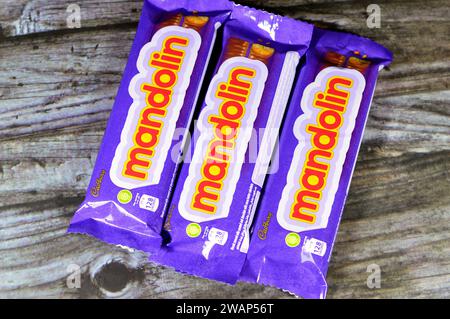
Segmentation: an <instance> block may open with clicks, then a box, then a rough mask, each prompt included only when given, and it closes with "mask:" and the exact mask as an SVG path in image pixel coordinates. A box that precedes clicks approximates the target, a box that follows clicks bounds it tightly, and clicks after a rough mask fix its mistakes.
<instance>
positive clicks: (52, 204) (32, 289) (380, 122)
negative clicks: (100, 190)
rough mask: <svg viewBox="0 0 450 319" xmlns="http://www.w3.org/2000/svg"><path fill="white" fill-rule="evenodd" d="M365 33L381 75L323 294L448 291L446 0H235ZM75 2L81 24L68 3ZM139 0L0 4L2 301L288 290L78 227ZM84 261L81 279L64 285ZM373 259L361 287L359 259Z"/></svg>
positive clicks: (272, 294) (4, 0)
mask: <svg viewBox="0 0 450 319" xmlns="http://www.w3.org/2000/svg"><path fill="white" fill-rule="evenodd" d="M239 2H240V3H245V4H249V5H256V6H258V7H262V8H266V9H268V10H270V11H275V12H277V13H282V14H287V15H290V16H293V17H296V18H300V19H306V20H308V21H312V22H316V23H318V24H320V25H323V26H327V27H331V28H334V29H339V30H346V31H351V32H355V33H359V34H361V35H364V36H369V37H371V38H372V39H374V40H376V41H378V42H380V43H381V44H383V45H385V46H386V47H388V48H389V49H391V50H392V51H393V53H394V56H395V62H394V63H393V64H392V66H391V67H390V68H389V69H387V70H384V71H383V72H382V73H381V76H380V80H379V84H378V87H377V90H376V94H375V99H374V101H373V106H372V110H371V113H370V117H369V121H368V124H367V129H366V132H365V135H364V141H363V145H362V148H361V152H360V156H359V160H358V163H357V167H356V171H355V174H354V177H353V182H352V186H351V190H350V195H349V198H348V201H347V204H346V208H345V213H344V217H343V220H342V224H341V227H340V231H339V235H338V238H337V244H336V246H335V249H334V253H333V257H332V260H331V265H330V270H329V275H328V281H329V284H330V289H329V295H328V297H329V298H347V297H367V298H392V297H395V298H404V297H414V298H416V297H417V298H419V297H420V298H421V297H434V298H449V297H450V246H449V243H450V232H449V230H450V227H449V222H450V103H449V102H450V90H449V79H450V41H449V40H450V12H449V3H448V1H447V0H428V1H419V0H414V1H400V0H383V1H376V3H377V4H379V5H380V7H381V28H379V29H369V28H368V27H367V25H366V18H367V13H366V8H367V5H368V4H369V3H371V2H374V1H372V0H371V1H370V2H369V1H351V0H342V1H339V2H336V3H334V2H333V1H330V0H314V1H311V0H267V1H264V0H259V1H250V0H246V1H239ZM70 3H77V4H78V5H79V6H80V7H81V16H82V20H81V28H80V29H68V27H67V24H66V19H67V17H68V15H69V14H68V13H67V12H66V9H67V7H68V5H69V4H70ZM140 10H141V1H140V0H109V1H108V0H46V1H44V0H0V27H1V29H0V297H3V298H22V297H33V298H36V297H50V298H79V297H86V298H96V297H137V298H197V297H205V298H215V297H222V298H230V297H235V298H260V297H266V298H283V297H289V295H288V294H285V293H283V292H281V291H278V290H277V289H274V288H267V287H260V286H257V285H251V284H238V285H237V286H236V287H230V286H227V285H224V284H220V283H215V282H210V281H207V280H203V279H198V278H193V277H189V276H184V275H180V274H177V273H175V272H174V271H172V270H169V269H165V268H163V267H157V266H155V265H152V264H147V263H146V258H145V256H144V255H143V254H142V253H129V252H127V251H125V250H122V249H120V248H118V247H113V246H109V245H106V244H104V243H102V242H100V241H97V240H95V239H93V238H89V237H86V236H81V235H66V234H65V231H66V228H67V226H68V223H69V221H70V218H71V216H72V214H73V212H74V211H75V209H76V208H77V206H78V205H79V204H80V203H81V201H82V200H83V196H84V194H85V189H86V187H87V185H88V181H89V178H90V174H91V171H92V169H93V165H94V162H95V158H96V154H97V150H98V147H99V144H100V141H101V138H102V134H103V130H104V128H105V123H106V120H107V118H108V115H109V111H110V109H111V106H112V104H113V100H114V96H115V93H116V90H117V88H118V85H119V81H120V78H121V74H122V70H123V68H124V66H125V62H126V59H127V55H128V52H129V49H130V46H131V43H132V40H133V36H134V33H135V29H136V25H137V21H138V18H139V14H140ZM71 264H77V265H79V266H80V267H81V272H82V275H81V288H80V289H69V288H68V287H67V285H66V279H67V275H68V272H67V267H68V266H69V265H71ZM371 264H377V265H379V266H380V267H381V271H382V272H381V288H380V289H369V288H368V287H367V285H366V280H367V277H368V275H369V273H367V272H366V271H367V267H368V266H369V265H371Z"/></svg>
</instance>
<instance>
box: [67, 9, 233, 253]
mask: <svg viewBox="0 0 450 319" xmlns="http://www.w3.org/2000/svg"><path fill="white" fill-rule="evenodd" d="M230 11H231V4H230V3H229V2H228V1H227V0H214V1H209V0H183V1H181V0H179V1H173V0H146V1H144V5H143V10H142V15H141V18H140V22H139V26H138V29H137V33H136V37H135V39H134V43H133V46H132V48H131V52H130V55H129V59H128V63H127V66H126V68H125V72H124V74H123V78H122V82H121V85H120V88H119V91H118V93H117V97H116V100H115V103H114V107H113V110H112V112H111V116H110V119H109V121H108V125H107V128H106V131H105V135H104V137H103V142H102V145H101V148H100V152H99V154H98V157H97V161H96V165H95V168H94V171H93V174H92V179H91V182H90V185H89V188H88V191H87V195H86V199H85V201H84V202H83V204H82V205H81V207H80V208H79V209H78V210H77V212H76V214H75V216H74V217H73V219H72V222H71V224H70V227H69V229H68V232H72V233H85V234H89V235H92V236H94V237H97V238H98V239H101V240H103V241H105V242H107V243H110V244H118V245H123V246H128V247H131V248H136V249H139V250H143V251H147V252H152V251H155V250H157V249H159V248H160V246H161V243H162V239H161V229H162V224H163V217H164V214H165V211H166V208H167V203H168V198H169V196H170V193H171V188H172V184H173V180H174V178H175V175H176V171H177V169H176V167H177V165H176V162H177V161H178V157H179V156H180V154H181V151H180V149H181V148H182V140H183V135H184V134H185V130H186V129H187V128H188V127H189V123H190V121H191V119H192V115H193V110H194V108H195V104H196V100H197V98H198V94H199V90H200V87H201V84H202V80H203V76H204V73H205V69H206V67H207V64H208V61H209V57H210V54H211V51H212V47H213V44H214V40H215V37H216V31H217V28H218V27H219V26H220V25H221V24H222V23H223V22H224V21H225V20H226V19H227V17H228V15H229V13H230ZM194 12H195V13H194ZM177 14H179V16H178V17H179V18H177V16H176V15H177ZM193 15H196V16H202V17H208V22H207V23H206V24H205V25H203V26H200V27H198V28H197V27H196V28H194V27H189V28H188V27H183V24H188V23H192V21H188V20H186V16H190V17H191V18H194V20H195V19H196V17H192V16H193ZM170 19H172V20H170ZM177 19H178V20H177ZM168 21H169V22H168ZM194 22H196V21H194ZM167 59H168V60H167ZM164 63H165V64H164ZM167 63H169V64H170V63H172V64H171V65H169V64H167ZM178 128H179V129H178Z"/></svg>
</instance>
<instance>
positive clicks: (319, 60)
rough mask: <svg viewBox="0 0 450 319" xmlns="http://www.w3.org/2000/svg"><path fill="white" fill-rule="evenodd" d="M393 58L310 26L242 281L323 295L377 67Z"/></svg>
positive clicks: (376, 47) (367, 43) (366, 44)
mask: <svg viewBox="0 0 450 319" xmlns="http://www.w3.org/2000/svg"><path fill="white" fill-rule="evenodd" d="M391 60H392V55H391V53H390V52H389V51H388V50H386V49H385V48H384V47H382V46H381V45H378V44H376V43H374V42H372V41H370V40H368V39H365V38H361V37H359V36H355V35H351V34H345V33H338V32H333V31H324V30H320V29H315V30H314V35H313V40H312V42H311V46H310V48H309V49H308V51H307V53H306V62H305V64H304V66H303V67H302V70H301V73H300V76H299V78H298V80H297V82H296V84H295V88H294V93H293V97H292V99H291V102H290V103H289V106H288V110H287V111H286V118H285V121H284V123H283V128H282V131H281V135H280V142H279V148H278V151H279V158H280V165H279V169H278V171H277V172H276V173H274V174H272V175H269V176H268V177H267V179H266V184H265V185H264V193H263V197H262V199H261V201H260V205H259V207H258V211H257V218H256V219H255V223H254V225H253V226H252V229H253V232H252V238H251V243H250V249H249V252H248V255H247V259H246V262H245V265H244V268H243V270H242V273H241V279H242V280H244V281H250V282H257V283H260V284H263V285H270V286H275V287H278V288H281V289H283V290H286V291H289V292H291V293H293V294H295V295H297V296H301V297H305V298H324V297H325V295H326V292H327V283H326V280H325V278H326V273H327V269H328V262H329V260H330V255H331V250H332V248H333V244H334V241H335V237H336V233H337V229H338V225H339V221H340V219H341V214H342V210H343V207H344V202H345V199H346V196H347V192H348V188H349V185H350V179H351V176H352V173H353V169H354V167H355V162H356V159H357V154H358V150H359V146H360V143H361V138H362V135H363V131H364V126H365V123H366V119H367V115H368V112H369V107H370V104H371V100H372V96H373V93H374V89H375V83H376V80H377V76H378V72H379V70H380V69H381V68H382V67H383V66H385V65H387V64H389V63H390V62H391Z"/></svg>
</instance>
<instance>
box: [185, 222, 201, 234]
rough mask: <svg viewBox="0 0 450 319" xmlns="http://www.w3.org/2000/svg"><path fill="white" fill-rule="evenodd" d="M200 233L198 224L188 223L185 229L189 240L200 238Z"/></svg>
mask: <svg viewBox="0 0 450 319" xmlns="http://www.w3.org/2000/svg"><path fill="white" fill-rule="evenodd" d="M201 232H202V227H201V226H200V225H199V224H196V223H190V224H189V225H187V227H186V234H187V235H188V236H189V237H191V238H195V237H198V236H200V233H201Z"/></svg>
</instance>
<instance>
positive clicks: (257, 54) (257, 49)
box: [249, 43, 275, 65]
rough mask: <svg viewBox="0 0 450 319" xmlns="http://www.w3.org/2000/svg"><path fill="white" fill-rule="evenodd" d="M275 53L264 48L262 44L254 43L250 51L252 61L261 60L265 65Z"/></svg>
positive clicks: (268, 48) (273, 50)
mask: <svg viewBox="0 0 450 319" xmlns="http://www.w3.org/2000/svg"><path fill="white" fill-rule="evenodd" d="M274 53H275V49H273V48H270V47H267V46H264V45H262V44H257V43H254V44H252V47H251V49H250V56H249V57H250V59H253V60H259V61H261V62H263V63H264V64H266V65H267V64H268V63H269V60H270V58H271V57H272V56H273V54H274Z"/></svg>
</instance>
